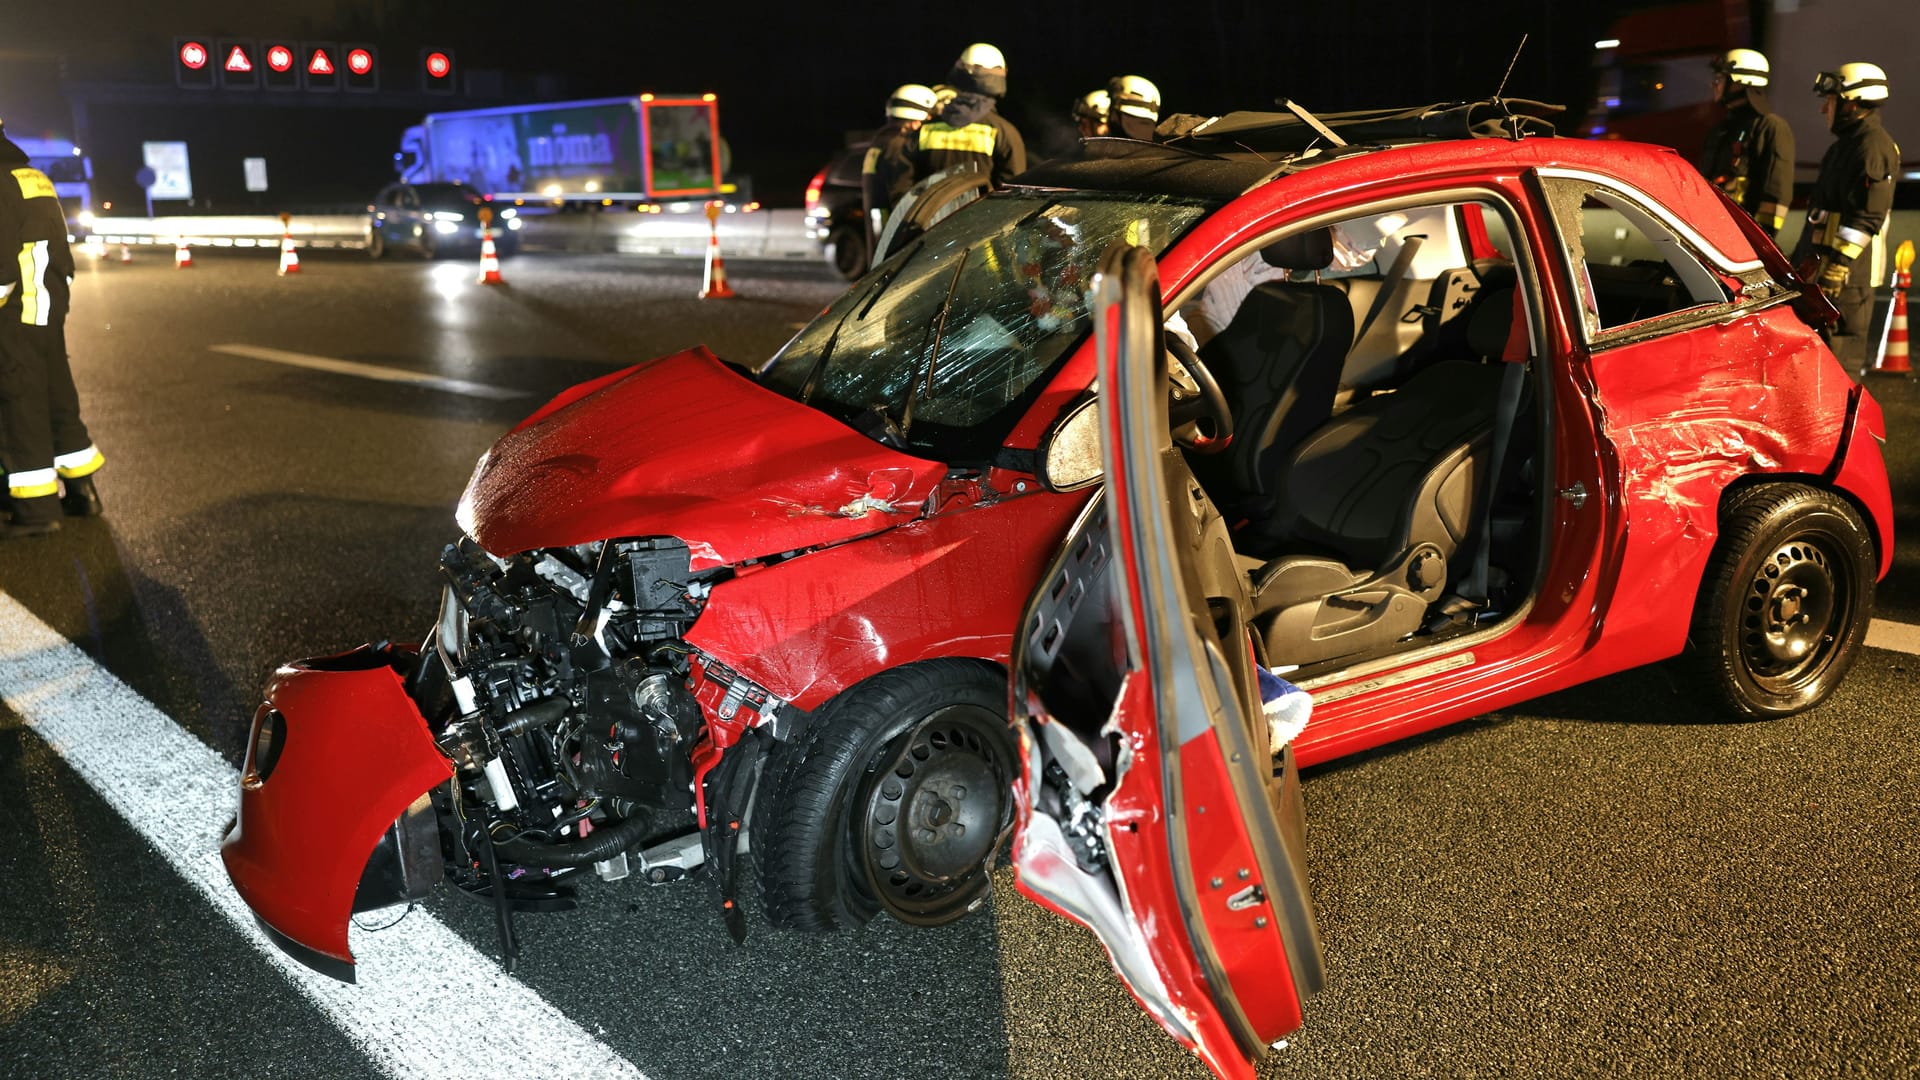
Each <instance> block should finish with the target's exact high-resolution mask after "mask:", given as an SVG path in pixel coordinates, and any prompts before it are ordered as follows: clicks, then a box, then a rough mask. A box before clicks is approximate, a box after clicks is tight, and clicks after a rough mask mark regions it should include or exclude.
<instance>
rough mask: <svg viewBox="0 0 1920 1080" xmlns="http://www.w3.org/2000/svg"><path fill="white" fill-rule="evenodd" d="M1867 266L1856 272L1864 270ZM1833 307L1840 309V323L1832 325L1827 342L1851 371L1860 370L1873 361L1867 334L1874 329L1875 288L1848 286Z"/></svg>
mask: <svg viewBox="0 0 1920 1080" xmlns="http://www.w3.org/2000/svg"><path fill="white" fill-rule="evenodd" d="M1864 270H1866V267H1865V266H1864V265H1861V266H1857V267H1856V272H1858V271H1864ZM1833 306H1834V307H1836V308H1839V309H1840V321H1839V322H1837V323H1835V324H1833V327H1832V328H1831V330H1830V331H1829V333H1828V337H1827V341H1828V343H1829V344H1830V345H1831V346H1832V347H1833V355H1834V356H1835V357H1837V358H1838V359H1839V361H1840V363H1841V364H1842V365H1844V366H1845V367H1846V369H1847V370H1848V371H1857V370H1859V369H1860V368H1861V367H1863V366H1864V365H1865V364H1866V363H1867V361H1868V360H1869V359H1870V358H1871V355H1872V348H1871V345H1870V343H1869V342H1868V340H1867V338H1868V334H1869V332H1870V330H1871V328H1872V326H1873V288H1872V287H1871V286H1868V285H1865V284H1861V285H1854V284H1851V283H1849V284H1848V285H1846V286H1845V287H1843V288H1842V289H1841V290H1840V295H1839V297H1837V298H1836V299H1835V300H1834V302H1833Z"/></svg>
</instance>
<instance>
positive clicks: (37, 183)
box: [13, 169, 54, 199]
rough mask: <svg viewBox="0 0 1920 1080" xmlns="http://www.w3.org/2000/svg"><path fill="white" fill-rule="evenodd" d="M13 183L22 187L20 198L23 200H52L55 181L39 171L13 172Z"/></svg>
mask: <svg viewBox="0 0 1920 1080" xmlns="http://www.w3.org/2000/svg"><path fill="white" fill-rule="evenodd" d="M13 182H14V183H16V184H19V185H20V197H21V198H23V199H51V198H53V197H54V194H53V181H51V180H49V179H47V174H46V173H43V172H41V171H40V170H39V169H15V170H13Z"/></svg>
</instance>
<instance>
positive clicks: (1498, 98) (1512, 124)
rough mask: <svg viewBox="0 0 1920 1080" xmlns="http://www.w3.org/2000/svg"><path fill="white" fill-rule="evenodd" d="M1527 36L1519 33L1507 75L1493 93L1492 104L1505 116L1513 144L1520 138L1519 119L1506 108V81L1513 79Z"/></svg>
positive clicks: (1501, 79)
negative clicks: (1518, 41) (1518, 40)
mask: <svg viewBox="0 0 1920 1080" xmlns="http://www.w3.org/2000/svg"><path fill="white" fill-rule="evenodd" d="M1529 36H1530V35H1528V34H1527V33H1525V32H1522V33H1521V35H1520V44H1518V45H1515V46H1514V47H1513V59H1511V60H1509V61H1507V73H1506V74H1505V75H1502V76H1500V87H1499V89H1497V90H1495V91H1494V92H1493V103H1494V104H1495V105H1497V106H1499V108H1500V111H1501V112H1503V113H1505V114H1506V115H1507V131H1508V132H1509V133H1510V134H1511V135H1512V137H1513V141H1514V142H1519V141H1520V138H1521V132H1520V119H1519V117H1516V116H1514V115H1513V110H1512V109H1510V108H1508V107H1507V99H1506V97H1505V95H1506V92H1507V80H1508V79H1511V78H1513V69H1514V67H1515V66H1516V65H1518V64H1519V63H1520V50H1522V49H1524V48H1526V47H1527V38H1528V37H1529Z"/></svg>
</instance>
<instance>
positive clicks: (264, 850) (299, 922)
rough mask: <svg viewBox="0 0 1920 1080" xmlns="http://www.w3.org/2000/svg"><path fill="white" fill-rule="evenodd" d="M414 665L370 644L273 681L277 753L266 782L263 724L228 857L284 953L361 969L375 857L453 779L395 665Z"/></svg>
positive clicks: (252, 746)
mask: <svg viewBox="0 0 1920 1080" xmlns="http://www.w3.org/2000/svg"><path fill="white" fill-rule="evenodd" d="M409 661H410V656H409V655H408V654H406V653H404V652H401V651H397V650H393V649H384V650H376V649H373V648H371V647H362V648H359V649H355V650H354V651H352V652H349V653H344V654H342V655H340V656H333V657H326V658H323V659H316V660H301V661H297V662H295V663H292V664H289V665H287V666H285V667H282V668H281V669H280V670H278V671H276V672H274V676H273V680H272V681H271V682H270V683H268V684H267V701H266V704H265V705H264V706H262V708H261V715H263V716H264V715H265V714H266V713H267V712H268V711H269V710H272V711H274V712H277V713H278V714H279V716H278V718H276V721H275V722H276V724H277V725H278V727H279V735H278V742H279V751H278V754H277V757H276V758H275V759H274V760H273V761H272V762H271V768H270V770H269V771H268V774H267V776H266V777H265V778H264V779H262V777H261V776H260V771H261V770H260V769H259V768H258V767H257V766H256V762H255V757H256V751H257V750H258V749H259V747H258V746H257V744H258V742H259V741H260V719H259V718H258V717H256V719H255V721H254V733H253V735H252V737H250V738H249V740H248V746H247V761H246V765H245V767H244V768H243V770H242V772H241V776H240V810H239V814H238V817H237V819H236V820H235V822H234V825H233V828H232V829H231V830H230V831H229V832H228V833H227V838H226V840H225V841H224V842H223V843H222V844H221V845H220V855H221V858H222V859H223V860H224V861H225V862H226V865H227V875H228V876H229V877H231V878H232V879H233V887H234V889H235V890H236V891H238V892H239V894H240V898H241V899H243V900H245V901H246V902H247V906H248V907H250V908H252V909H253V912H254V914H255V915H257V916H259V918H260V921H261V922H263V923H265V924H266V925H267V927H268V928H269V929H270V930H271V931H273V934H274V936H275V937H276V939H284V940H283V941H282V944H283V946H284V944H285V943H286V942H291V943H292V944H294V945H297V946H300V947H301V948H303V949H307V950H311V951H312V952H314V953H317V954H319V955H320V956H322V957H325V958H328V959H331V960H334V961H337V962H339V963H341V964H352V963H353V954H352V953H351V952H349V951H348V950H347V922H348V920H349V919H350V918H351V916H352V912H353V902H354V891H355V889H356V888H358V886H359V883H360V877H361V873H362V871H363V870H364V869H365V868H366V865H367V859H368V857H369V856H370V855H371V854H372V852H373V850H374V847H375V845H376V844H378V843H379V842H380V837H381V834H382V833H384V832H385V831H386V830H387V828H388V827H389V826H390V825H392V824H393V822H394V820H395V819H396V818H398V817H399V816H400V814H401V813H402V812H403V811H405V810H406V809H407V807H408V806H409V805H410V804H412V803H413V802H414V801H415V800H416V799H418V798H419V797H420V796H421V795H423V794H425V793H426V792H428V791H431V790H432V789H433V788H434V786H435V785H438V784H442V783H445V782H446V781H447V779H448V778H449V777H450V776H452V775H453V767H452V765H451V764H450V763H449V762H448V761H447V759H446V757H445V755H443V754H441V753H440V750H439V748H438V747H437V746H435V745H434V741H433V735H432V733H431V732H430V731H429V730H428V728H427V722H426V720H425V719H424V718H422V717H421V715H420V710H419V708H418V707H416V706H415V705H414V703H413V700H412V699H411V698H409V697H408V696H407V693H406V690H405V688H404V687H403V686H402V684H401V681H400V676H399V675H398V674H397V673H396V671H395V669H394V666H393V665H394V663H395V662H400V663H401V664H402V666H404V665H405V663H406V662H409ZM289 951H294V950H289ZM294 955H296V956H299V955H300V954H299V953H298V952H294ZM303 959H305V958H304V957H303Z"/></svg>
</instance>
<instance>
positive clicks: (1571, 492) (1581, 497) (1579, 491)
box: [1560, 480, 1587, 510]
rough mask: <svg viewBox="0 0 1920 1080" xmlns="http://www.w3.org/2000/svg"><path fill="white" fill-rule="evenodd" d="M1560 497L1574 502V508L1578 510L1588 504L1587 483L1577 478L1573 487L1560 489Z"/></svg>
mask: <svg viewBox="0 0 1920 1080" xmlns="http://www.w3.org/2000/svg"><path fill="white" fill-rule="evenodd" d="M1560 497H1561V498H1563V499H1565V500H1567V501H1568V502H1570V503H1572V504H1573V508H1574V509H1575V510H1578V509H1580V508H1581V507H1583V506H1585V505H1587V485H1585V484H1583V483H1581V482H1580V481H1578V480H1575V481H1574V482H1573V486H1572V487H1563V488H1561V489H1560Z"/></svg>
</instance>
